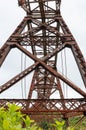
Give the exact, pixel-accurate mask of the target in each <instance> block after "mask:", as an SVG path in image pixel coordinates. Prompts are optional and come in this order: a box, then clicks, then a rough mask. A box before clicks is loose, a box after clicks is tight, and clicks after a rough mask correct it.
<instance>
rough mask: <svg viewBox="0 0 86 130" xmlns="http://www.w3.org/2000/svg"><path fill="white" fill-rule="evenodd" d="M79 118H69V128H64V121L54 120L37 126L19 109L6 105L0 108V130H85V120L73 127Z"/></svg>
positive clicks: (13, 105)
mask: <svg viewBox="0 0 86 130" xmlns="http://www.w3.org/2000/svg"><path fill="white" fill-rule="evenodd" d="M79 119H80V117H74V118H70V120H69V123H70V127H68V128H66V123H65V121H64V120H61V121H60V120H57V119H55V120H54V123H48V122H47V121H45V120H44V121H42V122H40V123H39V124H37V123H35V121H34V120H31V119H30V117H29V116H27V115H25V114H22V113H21V107H19V106H16V105H15V104H8V105H7V107H6V108H3V107H1V108H0V130H85V129H86V122H85V120H84V121H83V122H81V123H79V124H78V125H76V126H75V127H73V126H74V125H75V124H76V123H77V122H78V121H79Z"/></svg>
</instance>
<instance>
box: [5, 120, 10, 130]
mask: <svg viewBox="0 0 86 130" xmlns="http://www.w3.org/2000/svg"><path fill="white" fill-rule="evenodd" d="M3 128H4V130H9V129H10V121H9V120H6V119H4V120H3Z"/></svg>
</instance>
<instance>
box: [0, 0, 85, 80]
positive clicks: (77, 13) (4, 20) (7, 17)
mask: <svg viewBox="0 0 86 130" xmlns="http://www.w3.org/2000/svg"><path fill="white" fill-rule="evenodd" d="M61 10H62V16H63V18H64V20H65V22H66V24H67V25H68V27H69V28H70V30H71V32H72V34H73V36H74V37H75V39H76V41H77V42H78V45H79V47H80V49H81V50H82V53H83V55H84V57H85V59H86V0H62V5H61ZM23 17H24V11H23V10H22V9H21V8H20V7H18V2H17V0H0V47H1V46H2V45H3V44H4V42H5V41H6V40H7V39H8V37H9V36H10V35H11V34H12V32H13V31H14V30H15V28H16V27H17V25H18V24H19V23H20V22H21V20H22V19H23ZM10 69H11V68H10V67H9V66H7V70H5V72H6V73H9V71H10ZM1 72H3V68H2V70H1V71H0V73H1ZM5 72H4V73H3V74H1V75H0V80H2V79H3V78H4V77H5V75H6V74H5ZM7 76H8V75H7ZM6 78H7V77H6Z"/></svg>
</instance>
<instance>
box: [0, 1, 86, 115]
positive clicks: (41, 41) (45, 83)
mask: <svg viewBox="0 0 86 130" xmlns="http://www.w3.org/2000/svg"><path fill="white" fill-rule="evenodd" d="M50 3H51V4H54V6H53V7H52V6H50ZM60 4H61V0H37V1H35V0H19V5H20V6H21V7H22V8H23V9H24V10H25V11H26V13H27V16H26V17H25V18H24V19H23V20H22V22H21V23H20V25H19V26H18V27H17V28H16V30H15V31H14V32H13V34H12V35H11V36H10V37H9V39H8V40H7V41H6V43H5V44H4V45H3V46H2V48H1V49H0V66H1V65H2V63H3V62H4V60H5V58H6V56H7V55H8V53H9V52H10V50H11V49H12V48H17V49H19V50H20V51H21V52H23V53H24V54H25V55H27V56H28V57H30V58H31V59H32V60H33V61H34V64H33V65H31V66H29V67H28V68H27V69H25V70H24V71H22V72H21V73H19V74H18V75H16V76H15V77H14V78H12V79H11V80H9V81H8V82H7V83H5V84H3V85H2V86H1V87H0V93H2V92H3V91H5V90H7V89H8V88H10V87H12V86H13V85H14V84H15V83H17V82H18V81H20V80H21V79H22V78H24V77H25V76H26V75H28V74H29V73H30V72H32V71H33V70H35V71H34V75H33V79H32V83H31V86H30V91H29V93H28V99H25V100H22V99H19V100H16V99H15V100H12V99H9V100H2V99H1V100H0V103H1V106H2V105H3V106H5V105H6V104H7V103H8V102H11V103H14V102H15V103H16V104H17V105H20V106H22V110H23V112H25V113H28V114H35V112H38V113H43V112H44V113H51V114H52V113H54V114H55V113H61V114H64V113H65V114H66V113H70V112H75V113H76V112H81V113H85V111H86V102H85V97H86V92H84V91H83V90H82V89H81V88H80V87H78V86H77V85H75V84H74V83H72V82H71V81H70V80H69V79H68V78H66V77H64V76H63V75H62V74H60V73H59V72H58V71H57V55H58V53H59V52H61V51H62V50H63V49H64V48H70V49H71V50H72V52H73V55H74V57H75V60H76V63H77V65H78V68H79V71H80V73H81V76H82V79H83V82H84V85H85V87H86V62H85V60H84V57H83V55H82V52H81V51H80V48H79V47H78V45H77V43H76V41H75V39H74V37H73V36H72V34H71V32H70V30H69V28H68V27H67V25H66V23H65V22H64V20H63V18H62V16H61V13H60ZM25 46H31V49H32V53H31V52H29V50H27V49H25V48H24V47H25ZM52 57H53V60H52ZM60 80H62V81H63V82H65V83H66V84H67V85H68V86H70V87H71V88H72V89H74V90H75V91H76V92H78V93H79V94H80V95H82V97H84V98H82V99H64V98H65V97H64V94H63V92H62V86H61V83H60ZM34 90H36V92H37V94H38V96H37V99H32V92H33V91H34ZM52 90H53V91H52ZM55 91H59V94H60V98H61V99H50V96H51V95H52V93H54V92H55Z"/></svg>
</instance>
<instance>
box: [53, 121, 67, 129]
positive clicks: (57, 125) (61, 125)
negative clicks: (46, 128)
mask: <svg viewBox="0 0 86 130" xmlns="http://www.w3.org/2000/svg"><path fill="white" fill-rule="evenodd" d="M64 125H65V121H61V122H60V121H58V120H55V123H54V124H52V126H54V127H55V128H56V130H63V127H64Z"/></svg>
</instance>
